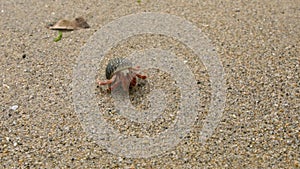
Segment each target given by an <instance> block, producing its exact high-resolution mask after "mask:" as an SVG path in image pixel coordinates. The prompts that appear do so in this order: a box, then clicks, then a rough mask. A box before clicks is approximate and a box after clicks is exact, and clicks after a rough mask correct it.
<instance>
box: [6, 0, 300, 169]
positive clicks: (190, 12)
mask: <svg viewBox="0 0 300 169" xmlns="http://www.w3.org/2000/svg"><path fill="white" fill-rule="evenodd" d="M141 12H157V13H165V14H169V15H172V16H177V17H180V18H182V19H184V20H186V21H189V22H190V23H192V24H193V25H195V26H196V27H197V28H198V29H199V30H201V33H202V34H203V35H205V36H206V37H207V39H209V40H210V44H211V45H212V46H213V47H214V49H213V52H216V54H217V57H218V58H219V62H220V63H221V66H222V68H223V70H224V75H225V76H224V82H225V85H224V86H226V87H225V88H226V101H225V103H224V110H223V112H222V115H221V117H220V119H219V121H217V122H216V123H218V124H217V125H216V128H215V129H213V130H212V131H213V132H212V134H211V135H210V136H209V137H208V138H207V140H205V143H204V142H199V137H201V132H202V129H203V126H204V123H203V120H204V119H206V118H207V116H208V115H209V113H210V103H211V100H212V99H214V98H213V97H212V92H213V85H214V84H212V83H211V82H212V81H210V78H211V77H210V75H211V74H210V72H209V70H208V69H207V65H206V64H205V62H202V61H201V59H199V57H197V55H196V54H195V52H194V51H193V50H192V49H190V48H188V47H187V45H186V44H184V43H183V42H180V41H178V40H177V39H176V38H173V37H168V36H164V35H157V34H154V35H151V34H143V35H137V36H133V37H130V38H127V39H125V40H123V41H121V42H120V43H118V44H117V45H116V46H114V47H113V48H112V49H110V51H109V52H108V53H107V54H106V55H105V56H104V59H103V60H102V61H101V62H100V63H92V65H91V66H93V65H94V66H95V65H96V66H97V67H99V69H97V75H96V77H94V82H95V83H94V84H92V85H93V87H94V89H93V90H92V91H93V92H94V93H93V94H94V98H95V100H96V102H95V103H96V104H95V105H93V106H94V107H97V109H99V112H102V114H101V116H102V117H103V118H104V119H105V120H107V122H108V123H109V124H110V126H113V127H112V128H113V129H115V130H116V131H118V132H119V133H120V134H121V135H125V136H128V137H129V136H130V137H137V138H150V137H153V136H156V135H159V133H163V132H164V131H166V130H169V129H170V128H171V127H170V126H172V124H174V123H175V122H176V120H178V118H176V116H178V115H180V113H179V112H180V108H178V107H179V106H178V105H180V97H181V96H182V93H181V92H180V89H181V88H180V87H178V81H176V80H174V78H172V76H171V75H170V73H166V72H164V71H163V70H159V69H149V70H148V71H147V72H146V74H147V76H148V77H147V79H146V80H140V81H139V85H138V86H136V87H135V88H134V89H133V90H131V91H130V96H129V98H130V100H131V103H132V105H133V106H135V107H136V108H137V109H138V110H147V109H148V108H149V107H150V106H151V104H150V103H149V101H147V99H148V98H147V97H148V95H149V93H150V92H151V91H152V90H153V89H160V90H161V91H164V92H165V94H166V97H165V101H166V104H165V106H166V109H165V110H164V111H163V112H161V114H160V116H159V117H158V118H157V119H155V120H154V121H153V122H151V123H145V124H143V123H138V122H134V121H131V120H128V118H126V117H124V116H122V114H120V112H118V110H117V109H116V108H115V105H114V102H113V99H112V97H111V94H110V93H107V92H106V90H105V89H104V87H102V86H99V85H97V79H105V66H106V64H107V63H108V61H109V59H111V58H115V57H119V56H129V55H130V54H131V53H133V52H135V51H142V50H145V49H151V48H159V49H164V50H169V51H171V52H172V53H174V54H175V55H176V56H177V57H178V58H179V59H181V60H183V62H184V65H187V66H188V67H189V70H191V71H190V73H192V75H193V78H194V80H195V83H193V84H194V85H196V89H197V91H198V93H197V97H199V100H197V105H198V107H197V111H196V112H195V113H196V114H195V115H196V117H194V116H193V118H194V119H191V120H194V122H193V123H192V126H191V128H190V130H189V132H188V133H187V134H186V135H184V136H182V137H181V138H180V139H181V140H180V141H179V142H178V144H177V143H176V144H175V141H174V145H172V146H173V147H172V148H170V149H167V150H166V151H164V152H162V153H158V154H157V155H155V154H154V155H153V156H152V155H151V156H150V157H142V156H141V157H129V156H127V155H126V153H125V155H124V154H121V153H114V152H112V151H111V149H109V148H107V146H108V145H110V144H107V145H102V144H99V141H98V140H97V138H95V137H93V135H90V134H88V133H87V130H86V129H85V127H84V125H83V123H82V122H83V121H82V118H81V117H80V116H78V112H76V108H75V107H76V106H75V105H76V104H75V103H74V100H73V98H74V88H75V87H74V86H73V84H74V83H73V82H74V78H76V77H74V68H76V66H77V65H78V58H79V57H82V51H83V50H84V49H88V47H86V46H85V45H86V44H91V43H92V41H91V37H95V33H96V32H97V31H99V29H101V28H103V27H105V25H107V24H109V23H111V22H114V21H118V19H119V18H121V17H123V16H127V15H132V14H138V13H141ZM76 17H83V18H84V19H85V20H86V21H87V23H88V24H89V25H90V28H88V29H79V30H74V31H66V32H63V33H62V38H61V40H59V41H58V42H54V39H55V38H56V37H57V36H58V31H56V30H50V29H48V28H47V27H48V26H49V25H50V24H53V23H55V22H57V21H58V20H60V19H68V20H73V19H74V18H76ZM0 27H1V29H0V64H1V66H0V97H1V99H0V130H1V133H0V168H130V169H131V168H137V169H138V168H147V169H150V168H155V169H156V168H157V169H159V168H174V169H177V168H300V122H299V121H300V106H299V105H300V81H299V79H300V66H299V65H300V56H299V54H300V2H299V1H298V0H291V1H283V0H279V1H267V0H263V1H179V0H178V1H177V0H170V1H150V0H141V1H136V0H132V1H123V0H119V1H96V0H87V1H84V3H82V2H81V1H79V0H75V1H62V0H54V1H38V0H31V1H23V0H16V1H1V2H0ZM137 27H138V25H137ZM174 27H176V26H174ZM116 36H117V35H116ZM178 36H181V35H178ZM95 39H96V38H95ZM97 41H98V42H102V41H101V39H97ZM91 50H93V48H91ZM186 77H187V75H186ZM181 79H183V82H180V84H183V83H187V82H185V79H184V77H181ZM150 113H151V112H150ZM96 123H97V122H95V124H96ZM176 139H177V138H174V140H176ZM166 140H167V139H166ZM111 145H117V143H111ZM132 146H133V147H134V146H135V145H132ZM120 148H122V147H120ZM112 149H113V148H112Z"/></svg>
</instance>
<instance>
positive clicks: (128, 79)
mask: <svg viewBox="0 0 300 169" xmlns="http://www.w3.org/2000/svg"><path fill="white" fill-rule="evenodd" d="M139 72H140V67H139V66H135V67H134V66H133V64H132V63H131V62H130V61H129V60H128V59H125V58H115V59H111V60H109V62H108V64H107V66H106V70H105V75H106V79H107V80H105V81H98V83H99V85H108V87H109V88H108V90H110V91H111V90H114V89H115V88H116V87H117V86H119V85H122V88H123V90H124V91H128V89H129V87H133V86H136V84H137V78H136V77H138V78H140V79H146V78H147V76H145V75H141V74H139Z"/></svg>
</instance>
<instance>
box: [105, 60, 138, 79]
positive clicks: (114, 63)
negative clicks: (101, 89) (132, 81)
mask: <svg viewBox="0 0 300 169" xmlns="http://www.w3.org/2000/svg"><path fill="white" fill-rule="evenodd" d="M131 67H132V63H131V62H130V61H129V60H127V59H125V58H114V59H111V60H109V62H108V64H107V66H106V70H105V75H106V79H111V78H112V77H113V75H114V74H116V73H117V72H119V71H122V70H124V69H128V68H131Z"/></svg>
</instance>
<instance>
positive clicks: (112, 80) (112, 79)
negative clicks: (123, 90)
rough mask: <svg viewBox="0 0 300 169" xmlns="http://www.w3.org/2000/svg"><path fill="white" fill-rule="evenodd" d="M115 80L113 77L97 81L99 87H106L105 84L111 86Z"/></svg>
mask: <svg viewBox="0 0 300 169" xmlns="http://www.w3.org/2000/svg"><path fill="white" fill-rule="evenodd" d="M115 80H116V76H113V77H112V78H111V79H110V80H106V81H102V82H101V81H99V82H98V83H99V85H107V84H111V83H112V82H114V81H115Z"/></svg>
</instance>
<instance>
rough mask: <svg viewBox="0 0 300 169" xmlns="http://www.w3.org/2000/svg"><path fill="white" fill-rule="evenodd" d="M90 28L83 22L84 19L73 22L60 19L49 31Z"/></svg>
mask: <svg viewBox="0 0 300 169" xmlns="http://www.w3.org/2000/svg"><path fill="white" fill-rule="evenodd" d="M86 28H90V25H89V24H88V23H87V22H86V21H85V19H84V18H82V17H79V18H75V20H73V21H69V20H65V19H61V20H59V21H58V22H57V23H56V24H54V25H53V26H50V27H49V29H52V30H76V29H86Z"/></svg>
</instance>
